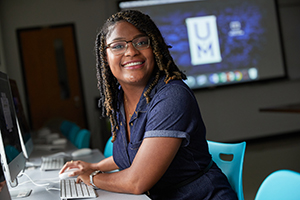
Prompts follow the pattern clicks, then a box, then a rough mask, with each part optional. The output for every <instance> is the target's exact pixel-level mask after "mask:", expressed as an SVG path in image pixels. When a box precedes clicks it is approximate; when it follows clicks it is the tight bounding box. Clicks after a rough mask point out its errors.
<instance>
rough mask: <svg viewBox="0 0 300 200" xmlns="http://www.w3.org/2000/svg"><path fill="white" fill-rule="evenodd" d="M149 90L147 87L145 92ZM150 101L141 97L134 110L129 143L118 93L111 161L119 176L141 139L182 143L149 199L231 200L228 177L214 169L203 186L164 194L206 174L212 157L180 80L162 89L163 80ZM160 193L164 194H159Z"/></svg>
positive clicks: (194, 105)
mask: <svg viewBox="0 0 300 200" xmlns="http://www.w3.org/2000/svg"><path fill="white" fill-rule="evenodd" d="M147 88H148V86H147V87H146V88H145V90H144V92H145V91H146V90H147ZM144 92H143V93H144ZM149 96H150V98H151V101H150V102H149V103H147V102H146V98H145V97H144V95H142V96H141V98H140V100H139V103H138V104H137V107H136V110H135V112H134V114H133V115H132V117H131V119H130V122H129V125H130V131H131V135H130V141H128V140H127V136H126V135H127V133H126V130H127V129H126V119H125V111H124V104H123V91H122V89H121V88H120V92H119V97H118V102H119V104H118V110H117V122H118V124H119V129H118V130H117V137H116V141H115V142H114V145H113V158H114V161H115V163H116V164H117V165H118V167H119V168H120V170H122V169H126V168H128V167H130V165H131V163H132V162H133V159H134V157H135V155H136V153H137V151H138V150H139V147H140V145H141V144H142V142H143V139H144V138H151V137H174V138H182V139H183V140H182V144H181V147H180V148H179V150H178V152H177V154H176V156H175V158H174V159H173V161H172V163H171V164H170V166H169V168H168V169H167V171H166V172H165V174H164V175H163V176H162V178H161V179H160V180H159V181H158V182H157V183H156V184H155V185H154V187H153V188H152V189H151V190H150V197H151V198H152V199H191V197H195V195H196V196H198V197H199V199H201V198H202V199H204V197H209V198H210V199H214V198H212V196H216V195H215V193H218V194H217V196H222V194H227V193H228V191H229V196H230V198H229V199H235V198H232V196H233V197H234V196H235V193H234V192H233V190H232V189H231V188H230V185H229V183H228V181H227V179H226V176H225V175H224V174H223V173H222V172H221V170H220V169H219V168H218V167H217V166H216V165H215V164H213V166H212V167H211V169H210V170H209V172H208V173H206V174H205V177H204V176H203V178H202V177H201V179H204V180H201V179H199V180H197V181H194V182H193V183H192V184H188V185H186V186H184V187H181V189H180V190H176V191H177V192H174V191H172V190H165V189H163V188H166V187H170V186H173V185H176V184H178V183H180V182H182V181H184V180H186V179H189V178H191V177H193V176H195V175H196V174H197V173H199V172H200V171H202V170H203V169H205V168H206V166H207V165H208V164H209V163H210V161H211V155H210V154H209V152H208V146H207V142H206V130H205V126H204V123H203V120H202V117H201V114H200V109H199V107H198V103H197V100H196V98H195V97H194V94H193V92H192V91H191V90H190V88H189V87H188V86H187V85H186V84H185V83H184V82H183V81H182V80H171V81H169V83H168V84H166V83H165V82H164V77H161V78H160V80H159V82H158V84H157V85H156V86H154V88H153V89H152V91H151V93H150V95H149ZM194 184H196V185H194ZM195 187H197V188H198V187H200V188H202V190H192V188H195ZM161 189H163V190H161ZM160 190H161V191H163V193H160ZM222 190H224V191H222ZM226 190H227V191H226ZM220 193H222V194H220ZM162 194H163V195H162ZM168 195H171V196H172V197H171V196H168ZM182 195H183V196H182ZM225 199H226V198H225Z"/></svg>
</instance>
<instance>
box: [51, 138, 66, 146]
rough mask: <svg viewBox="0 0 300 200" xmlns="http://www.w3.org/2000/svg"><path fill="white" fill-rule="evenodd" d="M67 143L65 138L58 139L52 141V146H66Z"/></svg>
mask: <svg viewBox="0 0 300 200" xmlns="http://www.w3.org/2000/svg"><path fill="white" fill-rule="evenodd" d="M67 142H68V141H67V139H66V138H58V139H55V140H53V141H52V144H53V145H61V144H66V143H67Z"/></svg>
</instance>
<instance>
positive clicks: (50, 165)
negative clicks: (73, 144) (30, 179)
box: [41, 157, 65, 171]
mask: <svg viewBox="0 0 300 200" xmlns="http://www.w3.org/2000/svg"><path fill="white" fill-rule="evenodd" d="M64 164H65V159H64V158H63V157H42V165H41V170H42V171H49V170H60V169H61V168H62V167H63V166H64Z"/></svg>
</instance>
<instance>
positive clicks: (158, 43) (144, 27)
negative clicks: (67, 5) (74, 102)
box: [95, 10, 186, 142]
mask: <svg viewBox="0 0 300 200" xmlns="http://www.w3.org/2000/svg"><path fill="white" fill-rule="evenodd" d="M121 21H126V22H129V23H131V24H132V25H134V26H135V27H136V28H137V29H138V30H139V31H141V32H143V33H145V34H146V35H147V36H148V37H149V38H150V41H151V42H150V43H151V47H152V50H153V54H154V58H155V63H156V67H155V70H154V72H155V75H154V79H153V81H152V83H150V86H149V88H148V89H147V90H146V91H145V92H144V94H143V95H144V96H145V98H146V100H147V103H149V102H150V100H151V99H150V97H149V94H150V92H151V90H152V88H153V87H154V86H155V85H156V84H157V83H158V80H159V78H160V77H161V76H164V75H165V80H164V81H165V83H168V82H169V81H170V80H172V79H186V76H185V74H184V73H183V72H181V71H180V70H179V69H178V67H177V66H176V64H175V63H174V61H173V58H172V57H171V55H170V52H169V48H170V46H168V45H167V44H166V43H165V41H164V39H163V37H162V35H161V33H160V31H159V29H158V28H157V26H156V25H155V23H154V22H153V21H152V20H151V19H150V17H149V16H148V15H146V14H143V13H141V12H140V11H137V10H124V11H120V12H118V13H116V14H114V15H112V16H111V17H110V18H108V19H107V20H106V22H105V24H104V25H103V27H102V29H101V30H100V32H99V33H98V34H97V37H96V42H95V50H96V75H97V79H98V84H97V87H98V89H99V91H100V99H99V104H98V106H99V108H100V109H101V112H102V117H109V119H110V123H111V127H112V130H111V131H112V133H113V139H112V142H114V141H115V139H116V129H118V128H119V127H118V122H117V118H116V109H117V99H118V98H117V96H118V87H119V83H118V81H117V79H116V78H115V77H114V76H113V74H112V72H111V70H110V67H109V65H108V62H107V59H106V38H108V37H109V34H110V33H111V30H112V28H113V27H114V26H115V24H116V23H118V22H121Z"/></svg>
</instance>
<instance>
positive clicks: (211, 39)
mask: <svg viewBox="0 0 300 200" xmlns="http://www.w3.org/2000/svg"><path fill="white" fill-rule="evenodd" d="M185 22H186V25H187V30H188V38H189V44H190V52H191V59H192V60H191V62H192V65H202V64H209V63H217V62H221V61H222V57H221V53H220V45H219V37H218V29H217V22H216V17H215V16H213V15H211V16H205V17H193V18H187V19H186V20H185Z"/></svg>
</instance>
